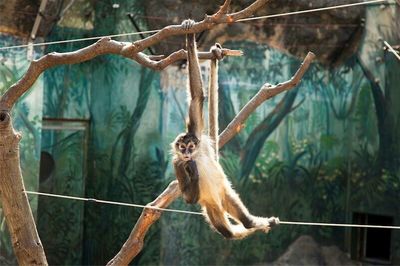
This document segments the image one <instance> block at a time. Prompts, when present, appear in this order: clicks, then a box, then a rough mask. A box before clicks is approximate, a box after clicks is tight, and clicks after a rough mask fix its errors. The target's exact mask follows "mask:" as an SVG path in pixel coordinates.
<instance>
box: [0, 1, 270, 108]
mask: <svg viewBox="0 0 400 266" xmlns="http://www.w3.org/2000/svg"><path fill="white" fill-rule="evenodd" d="M230 2H231V1H230V0H226V1H225V2H224V4H223V5H222V6H221V8H220V10H219V11H218V12H216V13H215V14H214V15H212V16H206V17H205V18H204V19H203V20H202V21H200V22H197V23H195V24H194V25H193V27H191V28H190V29H185V28H183V27H182V26H181V25H170V26H166V27H164V28H163V29H161V30H160V31H159V32H157V33H155V34H153V35H151V36H149V37H147V38H144V39H142V40H138V41H136V42H133V43H128V42H116V41H113V40H111V39H110V38H102V39H100V40H99V41H97V42H96V43H94V44H92V45H89V46H87V47H85V48H82V49H80V50H77V51H74V52H70V53H62V54H61V53H50V54H47V55H45V56H43V57H42V58H40V59H39V60H34V61H32V63H31V65H30V66H29V68H28V70H27V72H26V73H25V75H24V76H23V77H22V78H21V79H20V80H19V81H18V82H17V83H15V84H14V85H12V86H11V87H10V88H9V89H8V91H7V92H6V93H5V94H4V95H3V97H2V98H1V100H0V110H10V109H11V108H12V106H13V105H14V103H15V102H16V101H17V100H18V98H19V97H21V96H22V95H23V94H24V93H25V92H26V91H27V90H28V89H29V88H30V87H31V86H32V85H33V83H34V82H35V81H36V80H37V78H38V77H39V75H40V74H41V73H42V72H43V71H45V70H46V69H48V68H50V67H54V66H57V65H64V64H76V63H81V62H84V61H87V60H90V59H93V58H94V57H96V56H99V55H104V54H119V55H122V56H124V57H127V58H131V59H133V60H136V61H137V62H139V63H140V64H143V65H144V66H146V67H150V68H153V69H156V70H161V69H163V68H165V67H166V66H168V65H169V64H172V63H173V62H176V61H177V60H181V59H183V58H184V55H183V51H182V50H181V51H177V52H175V53H172V54H171V55H170V56H168V57H167V58H165V59H163V60H161V61H158V62H155V61H153V60H151V58H150V57H148V56H146V55H145V54H144V53H141V52H142V51H143V50H145V49H146V48H148V47H150V46H152V45H155V44H157V43H159V42H160V41H162V40H164V39H166V38H168V37H171V36H175V35H184V34H188V33H197V32H201V31H204V30H209V29H211V28H213V27H215V26H216V25H217V24H221V23H231V22H235V21H236V20H238V19H241V18H244V17H248V16H250V15H252V14H253V13H254V12H256V11H257V10H258V9H259V8H260V7H262V6H263V5H265V4H266V3H267V2H268V0H256V1H255V2H254V3H253V4H251V5H250V6H249V7H247V8H245V9H243V10H242V11H239V12H236V13H232V14H228V13H227V10H228V8H229V5H230Z"/></svg>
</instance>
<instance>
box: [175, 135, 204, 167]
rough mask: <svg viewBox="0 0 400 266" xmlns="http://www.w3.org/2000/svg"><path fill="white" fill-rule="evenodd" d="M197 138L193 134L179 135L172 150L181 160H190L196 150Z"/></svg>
mask: <svg viewBox="0 0 400 266" xmlns="http://www.w3.org/2000/svg"><path fill="white" fill-rule="evenodd" d="M198 145H199V140H198V139H197V138H196V136H194V135H193V134H190V133H187V134H184V135H180V136H178V137H177V139H176V140H175V145H174V150H175V152H176V154H177V155H178V156H179V159H181V160H183V161H190V160H192V159H193V157H194V156H195V155H196V153H197V151H198Z"/></svg>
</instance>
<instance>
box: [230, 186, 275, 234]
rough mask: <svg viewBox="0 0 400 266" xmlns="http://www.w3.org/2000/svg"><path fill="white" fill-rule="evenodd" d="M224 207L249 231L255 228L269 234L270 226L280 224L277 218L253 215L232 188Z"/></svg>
mask: <svg viewBox="0 0 400 266" xmlns="http://www.w3.org/2000/svg"><path fill="white" fill-rule="evenodd" d="M224 207H225V209H226V211H227V212H228V213H229V214H230V215H231V216H232V217H233V218H234V219H236V220H238V221H240V222H241V223H242V224H243V226H244V227H245V228H248V229H250V228H253V229H255V230H263V231H265V232H268V231H269V229H270V226H272V225H276V224H278V223H279V219H278V218H275V217H270V218H267V217H257V216H254V215H251V214H250V213H249V211H248V210H247V208H246V206H245V205H244V204H243V202H242V201H241V199H240V197H239V195H238V194H237V193H236V192H235V191H234V190H233V189H232V188H229V189H227V191H226V194H225V201H224Z"/></svg>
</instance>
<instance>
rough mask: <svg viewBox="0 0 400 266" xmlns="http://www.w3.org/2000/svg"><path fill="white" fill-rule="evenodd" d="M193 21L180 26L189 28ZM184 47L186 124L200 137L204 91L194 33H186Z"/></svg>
mask: <svg viewBox="0 0 400 266" xmlns="http://www.w3.org/2000/svg"><path fill="white" fill-rule="evenodd" d="M194 23H195V22H194V21H193V20H185V21H184V22H182V27H184V28H186V29H189V28H190V27H192V26H193V24H194ZM186 49H187V52H188V69H189V91H190V104H189V121H188V124H187V127H188V131H189V132H190V133H193V134H195V136H196V137H197V138H198V139H200V137H201V134H202V131H203V128H204V124H203V123H204V121H203V102H204V92H203V84H202V80H201V72H200V65H199V59H198V58H197V47H196V38H195V35H194V34H187V35H186Z"/></svg>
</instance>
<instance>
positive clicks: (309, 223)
mask: <svg viewBox="0 0 400 266" xmlns="http://www.w3.org/2000/svg"><path fill="white" fill-rule="evenodd" d="M24 192H25V193H26V194H31V195H38V196H46V197H53V198H62V199H69V200H80V201H86V202H95V203H102V204H111V205H118V206H126V207H134V208H142V209H153V210H158V211H167V212H175V213H183V214H193V215H203V214H202V213H201V212H193V211H185V210H177V209H166V208H159V207H155V206H149V205H141V204H133V203H125V202H118V201H108V200H99V199H93V198H82V197H73V196H66V195H59V194H52V193H43V192H34V191H24ZM279 224H286V225H310V226H329V227H357V228H379V229H395V230H400V226H391V225H369V224H340V223H312V222H289V221H279Z"/></svg>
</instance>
